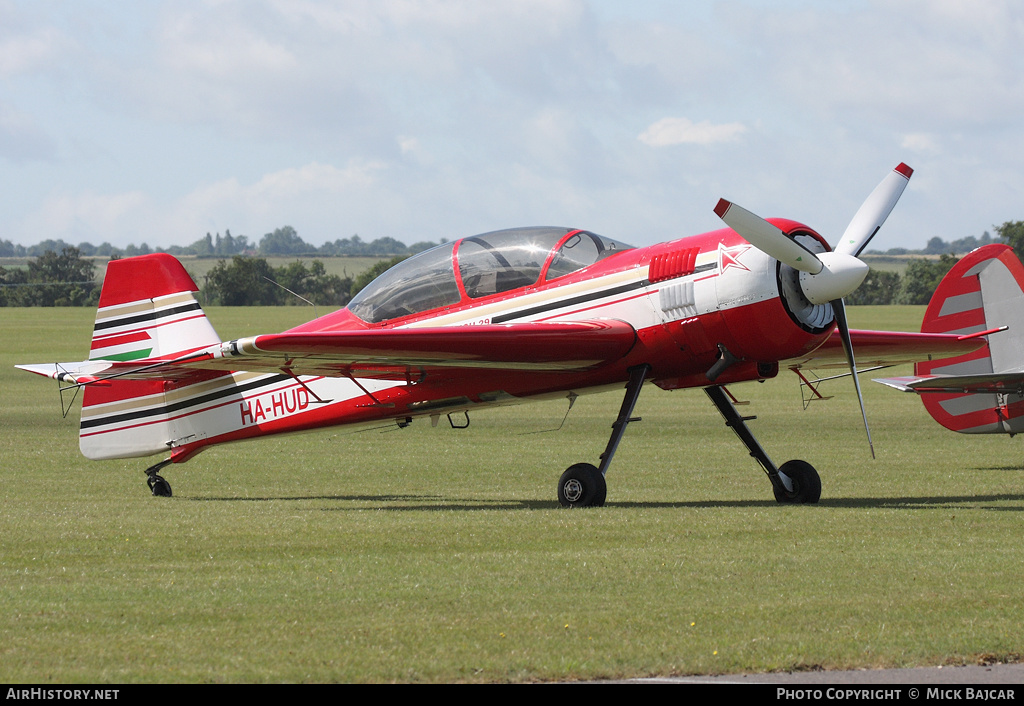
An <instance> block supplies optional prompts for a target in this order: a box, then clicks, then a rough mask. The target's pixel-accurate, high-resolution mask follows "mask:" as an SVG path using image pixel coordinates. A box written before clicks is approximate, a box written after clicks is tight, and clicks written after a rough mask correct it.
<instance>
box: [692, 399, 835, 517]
mask: <svg viewBox="0 0 1024 706" xmlns="http://www.w3.org/2000/svg"><path fill="white" fill-rule="evenodd" d="M704 392H706V393H707V395H708V397H710V398H711V401H712V402H714V403H715V407H717V408H718V411H719V412H721V414H722V416H723V417H725V425H726V426H727V427H729V428H731V429H732V430H733V431H734V432H736V436H738V437H739V438H740V441H742V442H743V444H744V445H745V446H746V447H747V450H748V451H749V452H750V455H751V456H753V457H754V458H755V459H757V462H758V463H760V464H761V467H762V468H763V469H764V472H765V473H766V474H768V479H769V480H770V481H771V482H772V489H773V490H774V492H775V500H776V501H778V502H780V503H816V502H818V500H820V499H821V478H820V477H819V476H818V472H817V471H816V470H814V466H812V465H811V464H809V463H807V462H806V461H798V460H793V461H787V462H786V463H784V464H782V467H781V468H776V467H775V464H774V463H772V460H771V458H769V457H768V453H767V452H766V451H765V450H764V447H763V446H761V444H760V443H758V441H757V438H756V437H755V436H754V435H753V433H751V431H750V429H749V428H748V427H747V422H748V421H750V420H752V419H756V417H743V416H740V413H739V412H737V411H736V406H735V405H733V403H732V400H730V399H729V396H728V395H727V394H726V393H725V390H723V389H722V388H721V387H720V386H718V385H715V386H712V387H705V388H704Z"/></svg>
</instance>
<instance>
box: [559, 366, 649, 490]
mask: <svg viewBox="0 0 1024 706" xmlns="http://www.w3.org/2000/svg"><path fill="white" fill-rule="evenodd" d="M650 369H651V366H650V365H647V364H646V363H645V364H644V365H638V366H636V367H634V368H630V369H629V371H628V372H629V382H628V383H627V384H626V395H625V397H623V399H622V406H621V407H620V408H619V416H618V417H616V419H615V423H614V424H612V435H611V438H610V439H608V446H606V447H605V449H604V453H603V454H601V467H600V468H598V467H596V466H594V465H593V464H591V463H577V464H575V465H572V466H569V468H567V469H566V471H565V473H563V474H562V477H561V478H559V479H558V502H559V503H561V505H562V507H600V506H602V505H604V501H605V497H606V496H607V494H608V486H607V484H606V483H605V478H604V477H605V474H606V473H608V467H609V466H610V465H611V463H612V457H614V456H615V451H616V450H617V449H618V448H619V442H620V441H622V435H623V434H625V433H626V425H628V424H629V423H630V422H639V421H640V418H639V417H634V416H632V415H633V408H634V407H636V401H637V399H638V398H639V397H640V388H642V387H643V384H644V378H645V377H647V373H648V372H649V371H650Z"/></svg>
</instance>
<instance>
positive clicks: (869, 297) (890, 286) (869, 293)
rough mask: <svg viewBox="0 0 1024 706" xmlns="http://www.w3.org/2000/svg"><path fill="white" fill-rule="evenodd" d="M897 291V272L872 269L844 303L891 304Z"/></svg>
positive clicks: (898, 286)
mask: <svg viewBox="0 0 1024 706" xmlns="http://www.w3.org/2000/svg"><path fill="white" fill-rule="evenodd" d="M899 289H900V274H899V272H888V271H885V270H876V269H872V270H871V271H870V272H868V276H867V277H866V278H865V279H864V282H863V283H862V284H861V285H860V286H859V287H858V288H857V289H856V290H854V292H853V293H852V294H850V295H848V296H847V297H846V303H847V304H853V305H866V304H870V305H883V304H892V302H893V298H895V296H896V294H897V292H899Z"/></svg>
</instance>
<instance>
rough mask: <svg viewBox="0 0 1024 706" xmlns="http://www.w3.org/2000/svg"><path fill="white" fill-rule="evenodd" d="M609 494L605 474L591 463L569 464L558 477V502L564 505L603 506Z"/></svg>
mask: <svg viewBox="0 0 1024 706" xmlns="http://www.w3.org/2000/svg"><path fill="white" fill-rule="evenodd" d="M607 494H608V486H607V484H606V483H605V481H604V475H602V473H601V471H599V470H598V469H597V467H596V466H594V465H593V464H590V463H577V464H576V465H574V466H569V468H567V469H566V470H565V473H563V474H562V477H561V478H559V479H558V502H559V503H561V505H562V507H601V506H602V505H604V499H605V497H606V496H607Z"/></svg>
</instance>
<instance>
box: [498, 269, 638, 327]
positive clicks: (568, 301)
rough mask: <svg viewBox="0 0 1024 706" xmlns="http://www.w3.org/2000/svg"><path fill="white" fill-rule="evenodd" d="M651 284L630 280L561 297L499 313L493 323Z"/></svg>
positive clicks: (584, 302) (582, 302)
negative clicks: (627, 282)
mask: <svg viewBox="0 0 1024 706" xmlns="http://www.w3.org/2000/svg"><path fill="white" fill-rule="evenodd" d="M648 284H650V283H649V282H648V281H647V280H645V279H643V280H639V281H637V282H630V283H629V284H623V285H620V286H618V287H612V288H610V289H602V290H600V291H598V292H589V293H587V294H581V295H579V296H578V297H570V298H568V299H559V300H558V301H553V302H548V303H547V304H540V305H538V306H533V307H530V308H529V309H519V310H518V311H510V312H508V313H506V314H498V315H497V316H495V317H493V318H492V319H491V323H495V324H502V323H505V322H506V321H514V320H516V319H521V318H523V317H526V316H535V315H537V314H543V313H544V312H546V311H553V310H555V309H564V308H565V307H568V306H577V305H579V304H586V303H587V302H592V301H595V300H597V299H604V298H605V297H614V296H615V295H617V294H623V293H625V292H632V291H633V290H635V289H641V288H642V287H646V286H647V285H648Z"/></svg>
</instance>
